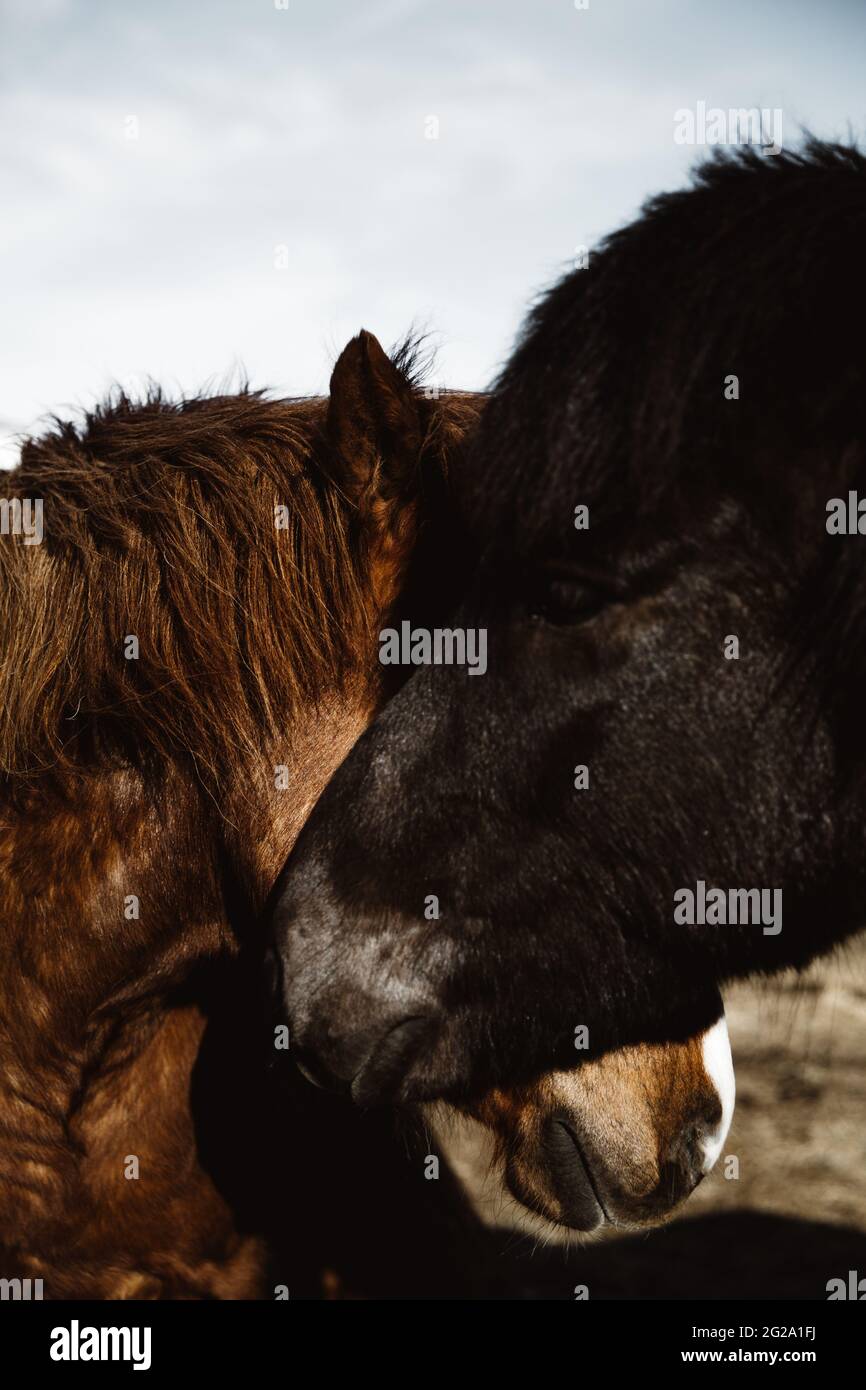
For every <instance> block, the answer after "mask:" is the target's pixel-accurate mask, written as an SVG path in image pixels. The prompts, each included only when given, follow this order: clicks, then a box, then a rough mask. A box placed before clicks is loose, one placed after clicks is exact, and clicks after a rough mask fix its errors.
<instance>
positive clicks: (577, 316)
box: [465, 137, 866, 754]
mask: <svg viewBox="0 0 866 1390" xmlns="http://www.w3.org/2000/svg"><path fill="white" fill-rule="evenodd" d="M786 202H787V203H788V204H789V205H790V206H791V208H792V216H791V218H790V219H789V221H788V222H787V223H785V221H784V220H783V219H780V216H779V212H780V208H781V209H784V206H785V205H786ZM804 204H806V205H807V206H809V207H810V213H809V215H808V217H807V218H804V214H803V207H804ZM864 246H866V156H864V154H863V153H862V152H861V151H860V150H859V149H858V148H856V146H854V145H853V144H852V145H843V144H833V143H825V142H822V141H819V140H816V139H814V138H812V137H807V138H806V140H805V141H804V143H803V146H802V148H801V149H799V150H791V151H785V152H782V153H780V154H777V155H771V154H766V153H763V152H761V151H760V150H759V149H756V148H754V147H751V146H746V147H742V148H739V149H734V150H728V151H724V152H716V153H715V154H714V155H713V156H712V157H710V158H708V159H706V160H704V161H703V162H702V163H701V164H699V165H698V166H697V167H696V169H695V170H694V171H693V174H692V184H691V187H687V188H685V189H683V190H679V191H676V192H673V193H665V194H662V195H660V196H656V197H654V198H651V199H650V200H649V201H648V202H647V203H646V204H645V206H644V208H643V212H642V216H641V217H640V218H639V219H638V220H637V221H636V222H634V223H631V224H630V225H628V226H626V227H624V228H623V229H621V230H619V231H616V232H614V233H613V234H612V235H610V236H609V237H607V238H606V239H605V240H604V241H603V242H602V244H601V245H600V247H599V248H598V249H597V250H596V251H595V252H593V253H592V254H591V256H590V261H589V265H588V267H587V268H586V269H585V270H581V271H578V272H575V273H573V274H571V275H569V276H567V277H566V278H565V279H564V280H563V281H561V282H560V283H559V284H558V285H556V286H555V287H554V288H553V289H552V290H551V291H549V292H548V293H547V294H546V295H544V296H543V297H542V298H541V299H540V301H539V302H538V304H537V305H536V306H535V308H534V310H533V311H532V312H531V314H530V315H529V317H528V320H527V322H526V325H525V328H524V330H523V333H522V336H521V339H520V342H519V344H518V347H517V350H516V351H515V353H514V354H513V356H512V357H511V359H510V360H509V362H508V364H507V366H506V367H505V369H504V370H503V372H502V374H501V376H500V379H499V381H498V382H497V384H496V386H495V389H494V391H493V394H492V395H491V397H490V400H489V403H488V406H487V408H486V410H485V413H484V416H483V418H482V420H481V424H480V427H479V431H478V434H477V436H476V445H475V459H476V466H474V467H471V468H470V469H469V470H467V475H466V479H467V489H468V490H469V496H468V497H467V499H466V503H465V505H466V507H467V512H468V514H469V516H470V517H474V527H473V529H474V530H475V533H476V537H477V539H478V541H479V543H480V544H482V545H491V546H494V547H497V548H502V549H504V550H505V552H506V554H509V553H510V552H517V554H518V555H520V554H523V555H525V556H528V557H530V558H534V557H536V556H547V557H550V556H551V555H552V554H555V553H557V552H558V551H560V550H562V549H564V548H566V547H567V546H568V545H569V544H570V540H569V533H570V526H571V515H572V504H577V503H586V504H588V505H590V506H591V508H592V516H593V521H592V525H593V534H594V535H595V536H597V537H598V536H603V535H604V526H605V523H607V522H610V523H611V525H612V526H613V527H616V526H618V525H619V524H623V523H624V524H638V523H639V522H640V519H641V517H642V516H644V515H647V514H649V513H651V512H652V511H653V510H654V509H655V508H657V507H658V506H659V505H660V504H663V503H666V501H667V500H668V499H671V498H673V497H674V496H675V495H676V494H677V493H678V492H679V491H680V490H681V489H683V488H685V487H687V486H688V484H689V479H690V478H692V477H694V476H695V475H700V476H704V477H713V478H715V479H716V480H717V481H718V484H719V487H720V491H722V492H723V491H724V487H725V480H726V479H729V480H730V481H731V483H732V484H736V483H737V482H740V483H743V484H745V485H746V486H747V487H749V488H751V489H752V492H753V495H754V498H755V504H756V505H757V506H764V507H767V508H770V509H772V508H774V507H775V508H779V507H783V506H784V496H785V492H786V489H787V488H789V487H791V486H799V487H803V486H808V484H807V483H806V481H805V480H806V478H807V476H808V473H809V469H810V461H811V463H813V464H815V465H817V464H820V462H821V461H822V460H829V459H834V458H835V459H841V458H842V457H843V456H844V455H846V454H847V455H849V456H850V459H851V464H850V468H849V470H848V472H849V476H850V477H851V484H850V485H851V487H859V490H860V492H861V494H866V459H864V458H863V457H862V450H861V448H860V445H859V443H858V441H862V439H863V438H864V435H866V398H864V396H863V392H862V385H861V383H862V375H863V371H862V361H863V352H864V346H863V344H864V332H866V271H864V250H863V248H864ZM744 247H745V248H747V250H746V252H745V254H744ZM852 267H856V268H857V270H856V273H854V274H852ZM674 287H675V290H674ZM674 294H675V297H674ZM792 298H793V299H794V300H795V302H796V304H797V306H798V313H799V316H800V323H801V330H800V331H799V332H797V333H796V334H793V335H792V334H791V333H790V331H789V323H790V308H791V300H792ZM781 325H784V327H782V326H781ZM730 374H734V375H736V376H737V377H738V379H739V382H740V388H741V389H740V396H739V399H738V400H736V402H732V401H731V400H728V399H726V398H725V395H724V391H723V385H724V383H725V380H726V378H727V377H728V376H729V375H730ZM814 471H815V472H816V473H817V468H815V469H814ZM825 502H826V497H820V498H816V513H818V514H820V515H822V516H823V511H824V504H825ZM572 534H573V533H572ZM509 563H510V561H509ZM810 592H811V593H812V594H813V595H815V596H818V595H821V596H823V601H822V602H821V603H820V605H819V603H818V601H817V598H814V599H813V601H812V603H811V605H806V606H805V610H806V612H807V614H809V616H810V622H809V627H808V631H807V630H805V629H804V631H803V633H802V641H801V645H800V651H801V653H802V657H798V664H799V665H801V666H802V668H803V674H804V675H805V673H806V669H805V668H806V667H807V666H811V669H812V673H813V674H814V675H816V677H817V679H816V681H815V682H814V683H813V689H815V690H820V691H821V694H822V699H823V700H824V701H825V702H826V704H827V705H828V706H829V704H831V703H832V704H836V705H839V706H840V713H841V714H842V715H843V717H845V718H846V720H849V721H850V722H851V725H852V729H853V728H856V727H859V728H861V729H862V718H861V716H860V714H859V713H858V712H857V711H854V710H852V709H849V708H848V707H847V705H846V700H847V697H846V695H845V691H846V690H856V691H858V692H859V691H861V690H863V689H866V646H864V643H863V641H862V633H863V630H864V624H866V567H864V565H863V563H862V556H861V551H860V547H859V546H857V545H853V546H838V545H835V546H834V545H833V541H832V538H830V542H829V545H828V546H826V547H825V551H824V554H823V555H822V557H821V562H820V565H819V567H818V569H817V570H816V573H815V575H814V576H813V581H812V582H811V584H810ZM789 675H790V672H788V671H786V672H780V673H779V676H780V681H785V680H787V679H788V677H789ZM858 698H859V697H858ZM863 752H864V754H866V738H864V740H863Z"/></svg>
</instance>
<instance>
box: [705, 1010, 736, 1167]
mask: <svg viewBox="0 0 866 1390" xmlns="http://www.w3.org/2000/svg"><path fill="white" fill-rule="evenodd" d="M703 1057H704V1071H705V1072H706V1073H707V1076H708V1077H709V1078H710V1081H712V1083H713V1085H714V1086H715V1088H716V1093H717V1095H718V1097H719V1100H720V1101H721V1103H722V1118H721V1120H720V1121H719V1125H718V1128H717V1129H716V1130H714V1132H713V1133H712V1134H708V1135H707V1137H706V1138H705V1139H704V1141H703V1150H704V1165H703V1166H704V1172H705V1173H708V1172H709V1171H710V1169H711V1168H712V1166H713V1164H714V1163H715V1162H716V1159H717V1158H718V1156H719V1154H720V1153H721V1152H722V1145H723V1144H724V1142H725V1140H726V1139H727V1137H728V1130H729V1129H730V1127H731V1118H732V1116H733V1113H734V1096H735V1094H736V1083H735V1081H734V1063H733V1060H732V1058H731V1042H730V1038H729V1037H728V1025H727V1023H726V1022H725V1016H724V1014H722V1017H721V1018H720V1019H719V1021H718V1023H714V1024H713V1026H712V1028H709V1029H708V1030H707V1032H706V1033H705V1034H704V1041H703Z"/></svg>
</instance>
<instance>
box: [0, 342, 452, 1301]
mask: <svg viewBox="0 0 866 1390" xmlns="http://www.w3.org/2000/svg"><path fill="white" fill-rule="evenodd" d="M405 365H406V364H405V362H404V361H403V360H401V359H398V360H397V362H396V364H395V363H392V362H390V361H389V360H388V359H387V358H386V357H385V355H384V353H382V351H381V348H379V346H378V344H377V343H376V341H375V339H373V338H371V337H370V335H366V334H362V335H361V337H359V338H358V339H356V340H354V342H353V343H352V344H350V345H349V347H348V348H347V349H346V351H345V353H344V354H343V356H342V358H341V359H340V363H339V364H338V368H337V369H336V372H335V381H334V389H333V391H332V397H331V400H330V402H328V401H324V400H310V401H273V400H268V399H265V398H264V397H262V396H260V395H257V394H254V393H250V392H241V393H239V394H238V395H234V396H223V397H214V398H211V399H197V400H194V401H187V402H182V403H180V404H177V405H176V404H171V403H168V402H166V401H164V400H163V399H162V398H161V397H160V396H159V395H154V396H152V397H151V398H150V399H149V400H147V401H146V402H144V403H142V404H140V405H135V404H133V403H131V402H130V401H128V400H127V399H126V398H125V397H120V398H118V399H117V400H116V401H114V402H113V403H112V404H110V405H109V406H106V407H105V408H103V409H101V410H98V411H97V412H95V413H94V414H93V415H92V416H90V417H89V418H88V420H87V422H86V424H85V426H84V428H83V429H80V430H78V429H74V428H73V427H72V426H71V425H60V424H58V425H57V426H56V427H55V428H54V429H53V430H52V431H51V432H50V433H49V434H47V435H46V436H44V437H43V438H42V439H39V440H34V441H31V442H29V443H28V444H26V445H25V447H24V449H23V451H22V460H21V466H20V468H19V469H18V470H17V471H16V472H15V473H13V474H12V475H10V477H9V480H8V492H9V495H14V496H21V497H30V498H42V499H43V501H44V524H45V538H44V541H43V543H42V544H41V545H34V546H25V545H24V544H23V543H22V542H21V541H20V539H15V538H12V537H8V536H5V537H3V538H2V542H0V596H2V609H0V634H2V651H3V661H2V670H0V721H2V722H0V765H2V768H3V770H4V777H3V785H2V803H0V815H2V823H0V914H2V932H0V1000H2V1015H0V1020H2V1021H0V1219H2V1240H3V1246H2V1248H0V1274H2V1275H3V1276H4V1277H14V1276H15V1275H16V1274H17V1275H20V1276H28V1275H29V1276H32V1277H41V1278H43V1279H44V1281H45V1296H46V1297H48V1298H57V1297H71V1296H78V1297H96V1298H136V1297H149V1298H153V1297H176V1298H177V1297H186V1298H189V1297H192V1298H201V1297H218V1298H241V1297H250V1296H253V1295H255V1294H257V1293H259V1292H261V1278H262V1268H263V1247H262V1243H261V1241H260V1240H259V1238H258V1237H257V1236H256V1235H255V1234H254V1233H248V1232H242V1231H241V1230H240V1229H239V1228H238V1225H237V1222H236V1220H235V1216H234V1213H233V1211H232V1209H231V1206H230V1204H229V1202H228V1201H227V1200H226V1198H225V1197H224V1195H223V1194H222V1193H221V1191H219V1190H218V1188H217V1186H216V1184H215V1182H214V1181H213V1179H212V1178H211V1176H210V1175H209V1173H208V1172H207V1171H206V1170H205V1168H204V1166H203V1165H202V1163H201V1162H200V1160H199V1154H198V1149H197V1139H196V1133H195V1129H194V1124H193V1117H192V1113H191V1108H190V1086H191V1078H192V1075H193V1069H194V1067H195V1065H196V1060H197V1057H198V1053H199V1048H200V1042H201V1039H202V1034H203V1031H204V1028H205V1023H206V1017H205V1015H206V1008H205V1006H204V1004H203V1002H202V1000H201V999H199V998H198V997H197V993H196V988H195V980H196V978H197V976H196V971H197V970H198V969H199V968H200V967H201V966H202V963H211V964H213V963H218V962H220V961H226V960H230V959H231V958H232V957H233V956H235V955H236V954H237V952H238V949H239V943H238V939H237V934H236V930H235V929H236V926H237V923H238V919H239V918H240V920H241V921H247V922H251V921H252V920H253V919H254V917H255V915H256V913H257V912H258V910H259V909H260V907H261V905H262V903H263V901H264V898H265V896H266V894H267V893H268V891H269V889H270V887H271V884H272V883H273V880H274V878H275V876H276V874H277V872H278V870H279V868H280V866H281V865H282V863H283V861H284V859H285V857H286V856H287V854H288V852H289V850H290V848H291V845H292V843H293V841H294V838H295V836H296V835H297V833H298V830H299V829H300V826H301V825H302V823H303V821H304V819H305V817H306V815H307V814H308V812H309V810H310V808H311V806H312V805H313V803H314V801H315V799H316V797H317V796H318V794H319V792H320V791H321V790H322V788H323V787H324V785H325V783H326V781H327V780H328V777H329V776H330V774H331V772H332V771H333V769H334V767H335V766H336V765H337V763H338V762H339V761H340V760H341V759H342V757H343V756H344V755H345V753H346V752H347V751H348V749H349V748H350V746H351V744H352V742H353V741H354V739H355V738H356V737H357V735H358V734H359V733H360V731H361V730H362V729H363V727H364V726H365V725H366V723H367V722H368V721H369V719H370V718H371V716H372V714H373V713H374V712H375V710H376V709H377V707H378V705H379V704H380V703H381V700H382V695H383V691H382V685H381V667H379V664H378V662H377V660H376V648H375V641H376V635H377V632H378V629H379V627H380V626H381V625H382V623H383V621H384V619H385V616H386V615H387V613H388V611H389V609H390V608H391V606H392V604H393V602H394V600H395V598H396V596H397V593H398V591H399V588H400V585H401V583H402V582H403V580H404V578H405V575H406V571H407V566H408V564H409V558H410V555H411V552H412V548H413V545H414V541H415V536H416V530H417V526H418V524H419V522H420V520H422V519H423V517H424V506H425V503H424V480H425V478H426V477H429V476H430V475H431V474H435V475H436V477H438V478H440V479H441V477H442V476H444V475H445V474H446V473H447V471H448V469H449V467H450V466H451V465H452V463H453V460H454V457H455V456H456V454H458V453H459V451H460V449H461V448H462V446H463V442H464V438H465V436H466V434H467V431H468V430H469V429H470V428H471V426H472V425H473V424H474V421H475V419H476V416H477V413H478V409H479V404H480V403H479V401H478V399H477V398H473V397H469V396H462V395H444V396H443V397H442V398H441V399H440V400H437V401H435V402H433V401H426V400H425V399H424V398H423V396H422V395H421V394H420V393H419V391H418V390H417V389H415V387H414V386H413V383H412V381H411V379H410V377H409V376H408V375H407V372H406V370H405V369H404V368H405ZM275 504H285V505H286V506H287V507H288V511H289V516H290V529H289V530H288V531H284V530H283V531H278V530H277V529H276V527H275V523H274V506H275ZM130 633H133V634H136V635H137V636H138V638H139V642H140V658H139V660H137V661H134V660H133V661H127V660H125V659H124V640H125V638H126V636H127V634H130ZM282 764H285V765H286V766H287V767H288V769H289V779H290V785H289V789H288V790H286V791H277V790H276V788H275V783H274V769H275V767H276V766H277V765H282ZM132 894H134V895H136V896H137V897H138V898H139V900H140V917H139V918H138V919H137V920H136V919H132V920H129V919H127V918H126V916H125V913H124V901H125V899H126V898H127V897H128V896H129V895H132ZM242 1026H243V1019H239V1020H238V1027H239V1028H240V1027H242ZM130 1155H135V1156H136V1157H137V1158H138V1162H139V1166H140V1177H139V1178H138V1179H137V1180H128V1179H127V1178H126V1177H125V1176H124V1169H125V1165H126V1164H127V1161H128V1157H129V1156H130ZM250 1160H251V1162H250V1171H249V1182H250V1183H251V1184H252V1183H254V1182H255V1181H256V1170H255V1155H253V1154H251V1155H250Z"/></svg>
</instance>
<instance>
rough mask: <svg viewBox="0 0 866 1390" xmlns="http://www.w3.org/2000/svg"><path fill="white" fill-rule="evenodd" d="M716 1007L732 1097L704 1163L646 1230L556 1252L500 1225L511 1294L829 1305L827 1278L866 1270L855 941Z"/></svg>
mask: <svg viewBox="0 0 866 1390" xmlns="http://www.w3.org/2000/svg"><path fill="white" fill-rule="evenodd" d="M726 1007H727V1014H728V1025H729V1030H730V1035H731V1046H732V1051H733V1055H734V1065H735V1068H736V1076H737V1105H736V1111H735V1115H734V1120H733V1124H732V1127H731V1132H730V1134H729V1137H728V1140H727V1143H726V1145H725V1150H724V1156H723V1158H722V1159H720V1161H719V1163H718V1164H717V1166H716V1169H715V1171H714V1172H713V1173H712V1174H711V1175H710V1176H709V1177H708V1178H707V1179H706V1180H705V1181H704V1183H703V1184H702V1185H701V1187H700V1188H699V1189H698V1190H697V1192H695V1193H694V1194H693V1196H692V1197H691V1198H690V1200H689V1201H688V1202H687V1203H686V1204H685V1205H684V1207H683V1208H682V1212H681V1214H679V1215H678V1216H677V1217H675V1218H674V1220H672V1221H671V1222H670V1224H669V1225H668V1226H666V1227H665V1228H663V1229H661V1230H657V1231H653V1232H650V1233H648V1234H646V1235H640V1236H622V1237H618V1236H616V1235H605V1236H603V1237H601V1238H600V1239H597V1240H594V1241H593V1242H591V1243H589V1244H585V1245H581V1246H576V1247H575V1246H572V1247H571V1248H570V1249H567V1250H566V1249H557V1248H550V1247H543V1246H539V1245H538V1244H537V1242H535V1241H532V1240H531V1239H527V1238H525V1237H523V1238H521V1237H515V1236H514V1234H513V1233H512V1234H511V1235H510V1237H506V1236H505V1235H504V1233H502V1232H500V1233H498V1234H499V1236H500V1241H501V1245H500V1259H501V1260H502V1262H503V1266H508V1268H509V1274H510V1275H517V1282H516V1287H517V1288H518V1290H519V1291H518V1292H517V1296H518V1297H523V1298H544V1299H546V1298H574V1297H575V1292H574V1290H575V1286H577V1285H578V1284H585V1285H586V1286H587V1288H588V1291H589V1297H590V1298H676V1299H679V1298H712V1299H719V1298H722V1299H724V1298H749V1299H774V1298H795V1299H826V1297H827V1292H826V1285H827V1281H828V1280H829V1279H831V1278H838V1277H841V1278H847V1275H848V1271H849V1270H851V1269H855V1270H858V1271H859V1274H860V1277H866V936H861V937H859V938H858V939H857V940H856V942H855V943H854V944H853V945H849V946H847V947H846V948H844V949H843V950H842V951H840V952H838V953H837V954H836V955H835V956H834V957H832V958H831V959H830V960H827V961H822V962H821V963H819V964H818V965H816V966H813V967H812V968H811V969H810V970H809V971H808V972H806V973H804V974H802V975H800V976H796V975H794V974H790V975H786V976H781V977H778V978H776V979H773V980H769V981H764V982H760V983H754V984H753V983H749V984H744V985H738V986H736V987H734V988H731V989H730V990H729V991H728V992H727V995H726ZM730 1155H735V1156H736V1157H737V1159H738V1161H739V1176H738V1177H737V1178H735V1179H726V1178H725V1176H724V1171H725V1157H727V1156H730ZM729 1166H730V1165H729ZM503 1272H504V1268H503ZM500 1296H501V1295H500ZM506 1296H508V1295H506ZM511 1296H514V1294H512V1295H511Z"/></svg>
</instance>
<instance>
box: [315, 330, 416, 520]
mask: <svg viewBox="0 0 866 1390" xmlns="http://www.w3.org/2000/svg"><path fill="white" fill-rule="evenodd" d="M328 435H329V438H330V441H331V444H332V446H333V448H334V451H335V453H336V456H337V461H338V464H339V466H340V468H341V470H342V471H341V475H340V477H339V479H335V482H339V484H340V485H341V486H342V487H343V489H344V490H345V492H346V494H347V495H348V496H349V497H350V498H351V500H352V501H353V502H356V503H357V504H358V505H362V504H363V502H364V500H368V501H374V500H376V499H384V500H391V499H393V498H394V497H395V496H398V495H399V494H401V493H402V491H403V490H404V488H405V485H406V479H407V476H408V475H409V474H411V473H412V472H413V471H414V468H415V465H416V464H417V461H418V455H419V454H420V452H421V440H422V428H421V411H420V407H419V403H418V399H417V396H416V394H415V391H414V390H413V388H412V385H411V383H410V382H409V380H408V379H407V377H406V376H405V375H404V374H403V373H402V372H401V371H400V370H399V368H397V367H395V366H394V363H393V362H392V361H391V359H390V358H389V357H388V355H387V353H385V352H384V350H383V348H382V346H381V344H380V343H379V340H378V339H377V338H375V337H374V336H373V334H372V333H368V332H367V330H366V329H362V330H361V332H360V333H359V334H358V336H357V338H353V339H352V341H351V342H350V343H348V344H347V345H346V347H344V349H343V351H342V352H341V353H340V356H339V358H338V359H337V363H336V366H335V367H334V370H333V373H332V374H331V387H330V401H329V403H328Z"/></svg>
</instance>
